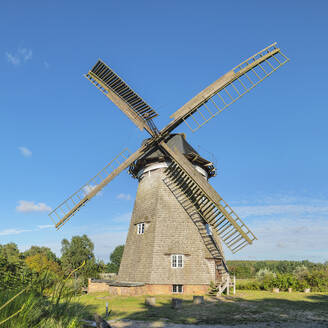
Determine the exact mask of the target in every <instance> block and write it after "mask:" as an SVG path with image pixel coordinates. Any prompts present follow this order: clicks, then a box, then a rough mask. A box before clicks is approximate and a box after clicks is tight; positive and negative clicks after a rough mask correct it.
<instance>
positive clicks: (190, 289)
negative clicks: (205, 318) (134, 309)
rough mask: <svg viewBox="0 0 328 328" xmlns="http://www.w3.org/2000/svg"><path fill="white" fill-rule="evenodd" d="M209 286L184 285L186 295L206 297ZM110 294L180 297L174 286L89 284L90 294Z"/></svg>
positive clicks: (100, 281)
mask: <svg viewBox="0 0 328 328" xmlns="http://www.w3.org/2000/svg"><path fill="white" fill-rule="evenodd" d="M208 290H209V285H183V293H182V294H184V295H205V294H207V293H208ZM98 292H108V293H109V294H110V295H117V296H138V295H170V294H172V295H179V294H178V293H173V292H172V285H154V284H152V285H151V284H134V285H132V284H131V285H127V284H123V283H115V282H109V281H104V280H91V279H89V283H88V293H98Z"/></svg>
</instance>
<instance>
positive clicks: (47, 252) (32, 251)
mask: <svg viewBox="0 0 328 328" xmlns="http://www.w3.org/2000/svg"><path fill="white" fill-rule="evenodd" d="M37 254H41V255H44V256H46V258H47V259H48V260H49V261H52V262H59V260H58V258H57V256H56V254H55V253H53V252H52V251H51V249H50V248H49V247H44V246H41V247H40V246H31V248H29V249H28V250H26V251H25V252H24V253H23V255H24V257H25V258H27V257H30V256H35V255H37Z"/></svg>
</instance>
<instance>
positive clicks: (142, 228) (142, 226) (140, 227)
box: [137, 222, 145, 235]
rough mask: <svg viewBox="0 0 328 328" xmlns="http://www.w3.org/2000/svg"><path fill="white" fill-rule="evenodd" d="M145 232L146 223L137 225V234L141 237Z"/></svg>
mask: <svg viewBox="0 0 328 328" xmlns="http://www.w3.org/2000/svg"><path fill="white" fill-rule="evenodd" d="M144 232H145V223H144V222H142V223H138V224H137V234H138V235H141V234H143V233H144Z"/></svg>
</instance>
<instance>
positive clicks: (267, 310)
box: [75, 291, 328, 324]
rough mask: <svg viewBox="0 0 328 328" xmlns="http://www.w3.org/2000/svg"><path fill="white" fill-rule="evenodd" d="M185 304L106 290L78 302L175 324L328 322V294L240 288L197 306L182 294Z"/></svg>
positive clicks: (119, 316)
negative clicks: (152, 303)
mask: <svg viewBox="0 0 328 328" xmlns="http://www.w3.org/2000/svg"><path fill="white" fill-rule="evenodd" d="M181 298H183V300H184V302H183V307H182V309H179V310H174V309H171V306H170V304H171V299H172V295H170V296H156V306H155V307H148V306H146V305H145V302H144V301H145V296H138V297H123V296H109V295H108V294H107V293H97V294H91V295H83V296H80V297H78V298H77V299H76V300H75V301H76V302H79V303H81V304H83V305H88V306H89V308H90V310H91V311H92V312H97V313H99V314H100V315H104V314H105V306H106V302H108V303H109V308H110V309H111V310H112V312H111V315H110V319H123V318H124V319H134V320H159V319H166V320H168V321H172V322H176V323H211V324H212V323H213V324H214V323H221V324H237V323H248V322H265V321H270V322H272V321H275V322H280V321H317V322H322V323H328V294H327V293H310V294H304V293H299V292H294V293H283V292H282V293H279V294H274V293H271V292H267V291H238V292H237V294H236V295H235V296H229V297H228V296H223V297H222V298H220V299H219V300H217V299H214V298H211V297H206V298H205V300H206V301H205V304H201V305H194V304H193V303H192V296H183V297H181Z"/></svg>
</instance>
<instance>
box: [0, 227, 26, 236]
mask: <svg viewBox="0 0 328 328" xmlns="http://www.w3.org/2000/svg"><path fill="white" fill-rule="evenodd" d="M27 231H31V230H24V229H5V230H2V231H0V235H1V236H8V235H18V234H20V233H23V232H27Z"/></svg>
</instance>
